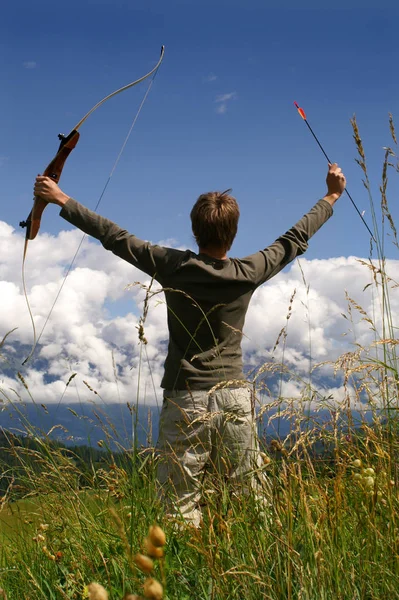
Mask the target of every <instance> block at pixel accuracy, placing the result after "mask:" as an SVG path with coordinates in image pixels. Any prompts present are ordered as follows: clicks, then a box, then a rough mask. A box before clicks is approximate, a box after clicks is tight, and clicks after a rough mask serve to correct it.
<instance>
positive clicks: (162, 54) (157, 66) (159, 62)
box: [74, 46, 165, 131]
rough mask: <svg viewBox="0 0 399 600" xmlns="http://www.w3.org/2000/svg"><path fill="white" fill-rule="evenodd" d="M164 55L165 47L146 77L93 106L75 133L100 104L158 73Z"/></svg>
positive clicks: (76, 127)
mask: <svg viewBox="0 0 399 600" xmlns="http://www.w3.org/2000/svg"><path fill="white" fill-rule="evenodd" d="M164 54H165V46H162V48H161V55H160V57H159V60H158V62H157V64H156V65H155V67H154V68H153V69H151V71H149V72H148V73H147V74H146V75H143V77H140V79H136V81H132V82H131V83H128V84H127V85H124V86H123V87H121V88H119V90H116V91H115V92H112V94H108V96H105V98H103V99H102V100H100V102H97V104H96V105H95V106H93V108H91V109H90V110H89V112H88V113H86V114H85V116H84V117H83V118H82V119H81V120H80V121H79V123H77V125H76V126H75V128H74V129H75V131H77V130H78V129H79V127H80V126H81V125H82V124H83V123H84V122H85V121H86V119H87V118H88V117H90V115H91V114H92V113H93V112H94V111H95V110H97V108H99V107H100V106H101V105H102V104H104V102H106V101H107V100H109V99H110V98H113V96H116V95H117V94H120V93H121V92H124V91H125V90H128V89H129V88H131V87H133V86H135V85H137V84H138V83H141V82H142V81H144V80H145V79H147V78H148V77H151V75H153V74H155V73H156V72H157V71H158V69H159V67H160V66H161V63H162V61H163V57H164Z"/></svg>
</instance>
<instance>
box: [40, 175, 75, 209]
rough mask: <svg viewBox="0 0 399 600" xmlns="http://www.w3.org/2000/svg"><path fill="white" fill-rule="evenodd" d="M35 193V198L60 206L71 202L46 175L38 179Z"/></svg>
mask: <svg viewBox="0 0 399 600" xmlns="http://www.w3.org/2000/svg"><path fill="white" fill-rule="evenodd" d="M33 193H34V195H35V196H38V197H40V198H43V200H45V201H46V202H51V203H52V204H58V206H64V204H66V203H67V202H68V200H69V196H67V195H66V194H64V192H63V191H62V190H61V189H60V187H59V186H58V185H57V184H56V183H55V181H53V180H52V179H51V178H50V177H45V176H44V175H38V176H37V177H36V181H35V185H34V188H33Z"/></svg>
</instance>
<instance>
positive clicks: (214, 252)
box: [199, 246, 227, 260]
mask: <svg viewBox="0 0 399 600" xmlns="http://www.w3.org/2000/svg"><path fill="white" fill-rule="evenodd" d="M199 253H200V254H206V256H210V257H211V258H216V259H217V260H227V254H226V250H225V249H223V248H213V247H212V246H208V247H207V248H200V249H199Z"/></svg>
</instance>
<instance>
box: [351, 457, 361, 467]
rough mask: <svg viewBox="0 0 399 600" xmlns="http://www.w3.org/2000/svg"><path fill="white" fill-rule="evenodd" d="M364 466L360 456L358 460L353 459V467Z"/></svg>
mask: <svg viewBox="0 0 399 600" xmlns="http://www.w3.org/2000/svg"><path fill="white" fill-rule="evenodd" d="M361 466H362V461H361V460H360V458H356V460H354V461H352V467H356V468H359V467H361Z"/></svg>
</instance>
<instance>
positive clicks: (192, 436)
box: [34, 163, 346, 525]
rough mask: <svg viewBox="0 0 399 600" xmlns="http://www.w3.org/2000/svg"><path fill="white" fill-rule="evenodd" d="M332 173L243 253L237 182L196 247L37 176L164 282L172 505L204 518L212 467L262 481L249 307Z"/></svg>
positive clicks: (290, 249)
mask: <svg viewBox="0 0 399 600" xmlns="http://www.w3.org/2000/svg"><path fill="white" fill-rule="evenodd" d="M326 183H327V194H326V195H325V196H324V197H323V198H322V199H321V200H319V201H318V202H317V204H316V205H315V206H314V207H313V208H312V209H311V210H310V212H309V213H307V214H306V215H305V216H304V217H303V218H302V219H301V220H300V221H299V222H298V223H297V224H296V225H294V227H293V228H292V229H290V230H289V231H287V233H285V234H284V235H282V236H281V237H279V238H278V239H277V240H276V241H275V242H274V243H273V244H272V245H271V246H268V247H267V248H265V249H264V250H261V251H259V252H256V253H255V254H252V255H251V256H247V257H246V258H243V259H235V258H229V257H228V256H227V252H228V251H229V250H230V248H231V245H232V243H233V240H234V238H235V235H236V232H237V226H238V219H239V208H238V205H237V202H236V200H235V199H234V198H233V197H232V196H230V195H229V193H228V192H229V191H230V190H227V191H226V192H222V193H221V192H210V193H208V194H203V195H202V196H200V197H199V198H198V200H197V202H196V203H195V205H194V207H193V209H192V211H191V222H192V230H193V233H194V236H195V239H196V242H197V244H198V247H199V252H198V254H196V253H194V252H191V251H190V250H186V251H181V250H175V249H172V248H164V247H160V246H156V245H152V244H150V243H148V242H144V241H143V240H141V239H139V238H137V237H135V236H134V235H131V234H129V233H128V232H127V231H126V230H124V229H121V228H120V227H118V226H117V225H115V224H114V223H112V222H111V221H109V220H108V219H105V218H103V217H101V216H99V215H97V214H96V213H94V212H92V211H89V210H88V209H86V208H85V207H83V206H82V205H81V204H79V203H78V202H76V201H75V200H73V199H72V198H69V196H67V195H66V194H64V193H63V192H62V191H61V189H60V188H59V187H58V185H57V184H55V183H54V181H52V180H51V179H49V178H48V177H42V176H38V177H37V179H36V183H35V187H34V193H35V196H41V197H42V198H43V199H44V200H46V201H47V202H52V203H54V204H58V205H59V206H61V207H62V210H61V212H60V215H61V216H62V217H63V218H64V219H66V220H67V221H69V222H70V223H72V224H73V225H75V226H76V227H79V228H80V229H81V230H82V231H84V232H85V233H87V234H88V235H91V236H93V237H95V238H97V239H98V240H100V241H101V243H102V244H103V246H104V248H106V249H107V250H111V251H112V252H113V253H114V254H116V255H117V256H120V257H121V258H123V259H124V260H126V261H128V262H129V263H131V264H132V265H134V266H135V267H137V268H138V269H140V270H142V271H144V272H145V273H147V274H148V275H150V276H151V277H154V278H155V279H156V280H157V281H158V282H159V283H160V284H161V286H162V287H163V288H164V292H165V297H166V303H167V308H168V329H169V347H168V353H167V357H166V360H165V371H164V376H163V379H162V383H161V386H162V387H163V388H164V402H163V407H162V413H161V417H160V432H159V439H158V444H157V447H158V450H159V452H160V455H161V459H160V463H159V467H158V479H159V482H160V484H161V488H162V490H163V493H164V497H165V499H166V501H167V502H168V504H169V507H170V512H173V510H174V511H175V513H176V512H177V513H180V514H181V515H182V516H183V517H184V518H185V519H186V520H187V521H188V522H190V523H193V524H194V525H198V524H199V522H200V519H201V513H200V510H199V506H198V504H199V500H200V496H201V491H202V490H201V488H202V483H203V477H204V474H205V472H206V470H207V469H212V470H216V472H218V473H219V475H221V476H222V477H224V478H226V479H228V480H230V481H235V482H236V483H237V484H242V485H243V486H244V489H245V488H246V489H247V488H249V487H253V488H256V487H257V483H256V477H255V475H254V474H255V473H256V471H257V469H258V468H259V446H258V442H257V440H256V435H255V430H254V407H253V398H252V392H251V387H250V385H249V384H248V382H246V381H245V378H244V374H243V365H242V352H241V339H242V331H243V327H244V321H245V315H246V312H247V309H248V305H249V301H250V299H251V297H252V294H253V293H254V291H255V290H256V289H257V288H258V287H259V286H260V285H262V284H263V283H264V282H265V281H267V280H268V279H270V278H271V277H273V276H274V275H276V274H277V273H279V271H281V269H283V268H284V267H285V266H286V265H287V264H288V263H289V262H291V261H292V260H294V259H295V258H296V257H297V256H298V255H300V254H303V253H304V252H305V250H306V249H307V247H308V240H309V238H310V237H311V236H312V235H313V234H314V233H316V231H317V230H318V229H319V228H320V227H321V226H322V225H323V224H324V223H325V222H326V221H327V219H328V218H329V217H330V216H331V215H332V206H333V205H334V204H335V202H336V201H337V200H338V198H339V197H340V196H341V194H342V193H343V191H344V189H345V185H346V180H345V177H344V175H343V173H342V172H341V169H340V168H339V167H338V165H337V164H336V163H334V164H332V165H329V169H328V174H327V179H326ZM172 507H174V508H172Z"/></svg>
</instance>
